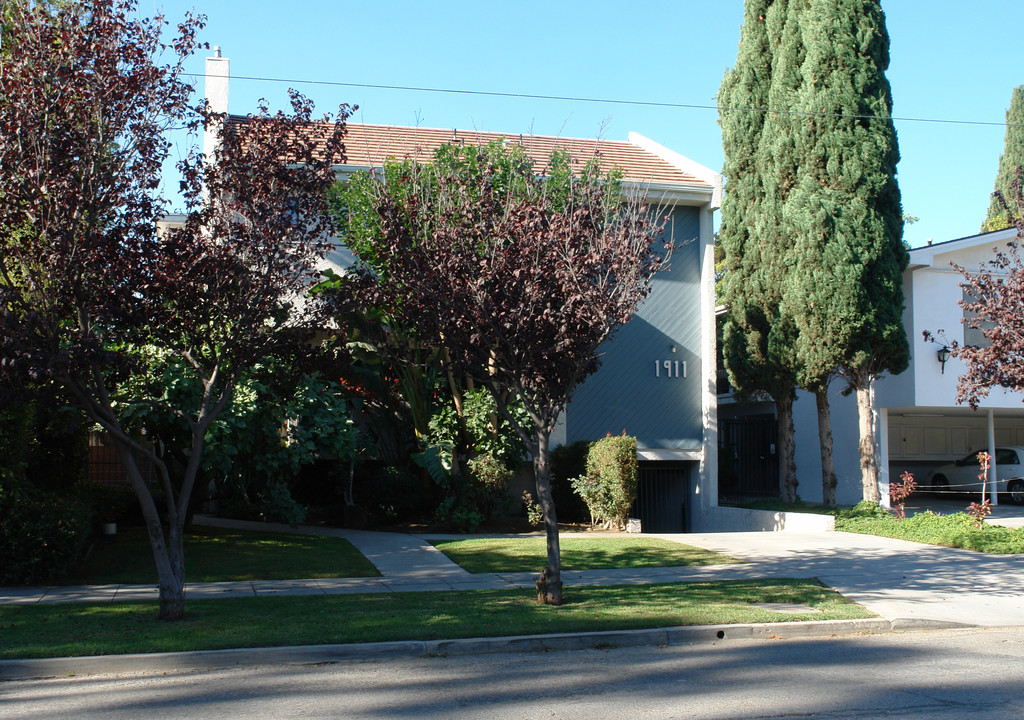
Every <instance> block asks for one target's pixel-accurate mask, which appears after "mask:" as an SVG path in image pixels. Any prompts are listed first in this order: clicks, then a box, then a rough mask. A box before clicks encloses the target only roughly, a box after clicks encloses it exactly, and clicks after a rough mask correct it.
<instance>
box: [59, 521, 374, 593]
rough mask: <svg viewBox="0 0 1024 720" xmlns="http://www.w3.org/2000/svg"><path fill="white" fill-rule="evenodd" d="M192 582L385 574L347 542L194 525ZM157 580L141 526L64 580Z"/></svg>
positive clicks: (101, 545)
mask: <svg viewBox="0 0 1024 720" xmlns="http://www.w3.org/2000/svg"><path fill="white" fill-rule="evenodd" d="M185 573H186V579H187V581H188V582H207V581H217V580H291V579H299V578H327V577H375V576H377V575H379V574H380V573H378V572H377V568H375V567H374V566H373V563H371V562H370V561H369V560H367V559H366V558H365V557H363V555H362V553H360V552H359V551H358V550H356V549H355V547H353V546H352V543H350V542H349V541H348V540H344V539H342V538H332V537H308V536H305V535H284V534H278V533H266V532H249V531H245V530H226V529H221V528H212V527H195V528H192V529H190V530H189V532H188V534H187V536H186V538H185ZM155 582H157V575H156V568H155V567H154V565H153V552H152V550H150V547H149V540H148V539H147V536H146V531H145V530H144V529H142V528H130V529H128V530H122V531H120V532H118V534H117V535H114V536H113V537H110V538H100V539H99V540H97V542H96V544H95V545H94V547H93V551H92V553H91V554H90V555H89V558H88V560H87V561H86V562H85V563H84V564H83V565H82V566H80V567H79V568H78V569H77V570H76V571H75V572H74V573H73V574H72V575H70V576H68V577H67V578H65V580H64V583H65V584H69V585H103V584H145V583H155Z"/></svg>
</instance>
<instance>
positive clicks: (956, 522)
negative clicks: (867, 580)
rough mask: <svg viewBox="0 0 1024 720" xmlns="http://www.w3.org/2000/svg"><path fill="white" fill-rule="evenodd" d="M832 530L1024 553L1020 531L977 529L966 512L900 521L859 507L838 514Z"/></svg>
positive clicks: (1023, 534)
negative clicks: (834, 528)
mask: <svg viewBox="0 0 1024 720" xmlns="http://www.w3.org/2000/svg"><path fill="white" fill-rule="evenodd" d="M835 515H836V530H842V531H844V532H856V533H863V534H866V535H881V536H883V537H891V538H899V539H901V540H911V541H913V542H919V543H928V544H929V545H944V546H946V547H956V548H965V549H967V550H977V551H979V552H987V553H1003V554H1017V553H1024V528H1018V529H1012V528H1007V527H1002V526H1000V525H987V524H986V525H982V526H981V527H978V526H977V525H976V523H975V521H974V520H973V519H972V518H970V517H969V516H968V515H967V513H966V512H958V513H950V514H948V515H937V514H935V513H933V512H931V511H927V512H923V513H918V514H916V515H914V516H912V517H909V518H906V519H905V520H901V519H899V518H897V517H896V516H895V515H893V514H891V513H889V512H888V511H886V510H885V509H884V508H880V507H878V506H877V505H874V506H872V504H870V503H859V504H858V505H856V506H854V507H853V508H847V509H844V510H839V511H837V512H836V513H835Z"/></svg>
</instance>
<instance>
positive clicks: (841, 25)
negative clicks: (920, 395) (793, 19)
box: [782, 0, 909, 502]
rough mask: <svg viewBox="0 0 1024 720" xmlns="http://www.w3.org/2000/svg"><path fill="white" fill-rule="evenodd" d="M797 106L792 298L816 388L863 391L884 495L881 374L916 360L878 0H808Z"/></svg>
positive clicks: (786, 214)
mask: <svg viewBox="0 0 1024 720" xmlns="http://www.w3.org/2000/svg"><path fill="white" fill-rule="evenodd" d="M801 18H802V21H801V33H802V37H803V44H804V46H805V49H806V55H805V57H804V60H803V64H802V83H801V86H800V90H799V92H798V94H797V96H796V102H795V105H794V110H796V111H797V112H798V113H800V115H799V117H800V120H799V132H798V136H797V138H796V141H795V144H794V151H795V154H796V158H797V163H798V167H799V172H798V175H797V183H796V185H795V187H794V188H793V189H792V192H791V193H790V194H789V195H788V196H787V197H786V198H785V200H784V207H783V212H782V217H783V219H784V224H785V228H786V231H787V232H789V233H791V234H792V238H793V243H794V252H793V255H792V257H793V273H792V274H791V276H790V282H789V283H788V284H787V289H786V297H785V302H784V304H785V306H786V308H787V310H788V311H789V312H790V313H791V314H792V315H793V317H794V318H795V321H796V324H797V327H798V329H799V333H798V341H797V348H796V351H797V355H798V358H799V365H800V370H801V378H802V380H803V382H804V383H806V384H807V385H808V386H809V387H811V388H812V389H813V387H814V385H815V384H816V383H820V382H821V381H823V380H824V379H825V378H827V377H828V376H830V375H831V374H832V373H833V372H838V373H839V374H840V375H841V376H842V377H843V378H844V379H845V380H846V381H847V382H848V383H849V386H850V388H851V389H852V390H854V391H856V394H857V408H858V416H859V420H860V422H859V425H860V455H861V471H862V472H861V476H862V485H863V497H864V499H865V500H871V501H875V502H877V501H878V499H879V491H878V463H877V447H876V442H875V436H874V420H873V414H874V408H873V395H872V392H871V384H872V381H873V380H874V379H875V378H877V377H878V376H879V375H881V374H882V373H885V372H891V373H899V372H902V371H903V370H904V369H905V368H906V366H907V363H908V361H909V347H908V345H907V339H906V333H905V332H904V329H903V323H902V312H903V282H902V273H903V270H904V269H905V268H906V266H907V262H908V255H907V251H906V249H905V248H904V246H903V242H902V238H903V222H902V208H901V205H900V192H899V188H898V186H897V184H896V178H895V173H896V163H897V162H898V161H899V150H898V147H897V142H896V131H895V128H894V127H893V124H892V119H891V117H892V97H891V92H890V88H889V83H888V81H887V80H886V78H885V70H886V68H887V67H888V65H889V38H888V34H887V32H886V29H885V16H884V14H883V12H882V9H881V7H880V4H879V2H878V0H808V3H807V5H806V9H805V10H804V11H803V12H802V13H801Z"/></svg>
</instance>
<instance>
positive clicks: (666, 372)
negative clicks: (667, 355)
mask: <svg viewBox="0 0 1024 720" xmlns="http://www.w3.org/2000/svg"><path fill="white" fill-rule="evenodd" d="M663 376H664V377H669V378H672V377H682V378H684V377H686V361H685V360H655V361H654V377H663Z"/></svg>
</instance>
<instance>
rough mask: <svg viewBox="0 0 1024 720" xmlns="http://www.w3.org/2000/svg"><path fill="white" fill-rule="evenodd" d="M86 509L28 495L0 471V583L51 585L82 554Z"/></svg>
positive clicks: (87, 534)
mask: <svg viewBox="0 0 1024 720" xmlns="http://www.w3.org/2000/svg"><path fill="white" fill-rule="evenodd" d="M92 517H93V514H92V509H91V508H90V507H89V506H88V505H87V504H86V503H83V502H80V501H77V500H74V499H72V498H70V497H67V496H61V495H56V494H53V493H40V494H35V495H32V494H29V493H28V492H26V491H25V490H23V489H22V488H20V487H19V486H18V485H17V484H16V482H15V480H14V477H13V474H12V473H9V472H3V471H0V559H2V562H0V584H2V585H32V584H38V583H45V582H50V581H52V580H56V579H58V578H60V577H61V576H63V575H65V574H67V572H68V571H69V570H70V569H71V568H72V567H74V566H75V564H77V563H78V562H79V561H80V560H81V559H82V557H83V556H84V555H85V551H86V550H87V549H88V546H89V542H90V540H91V539H92Z"/></svg>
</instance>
